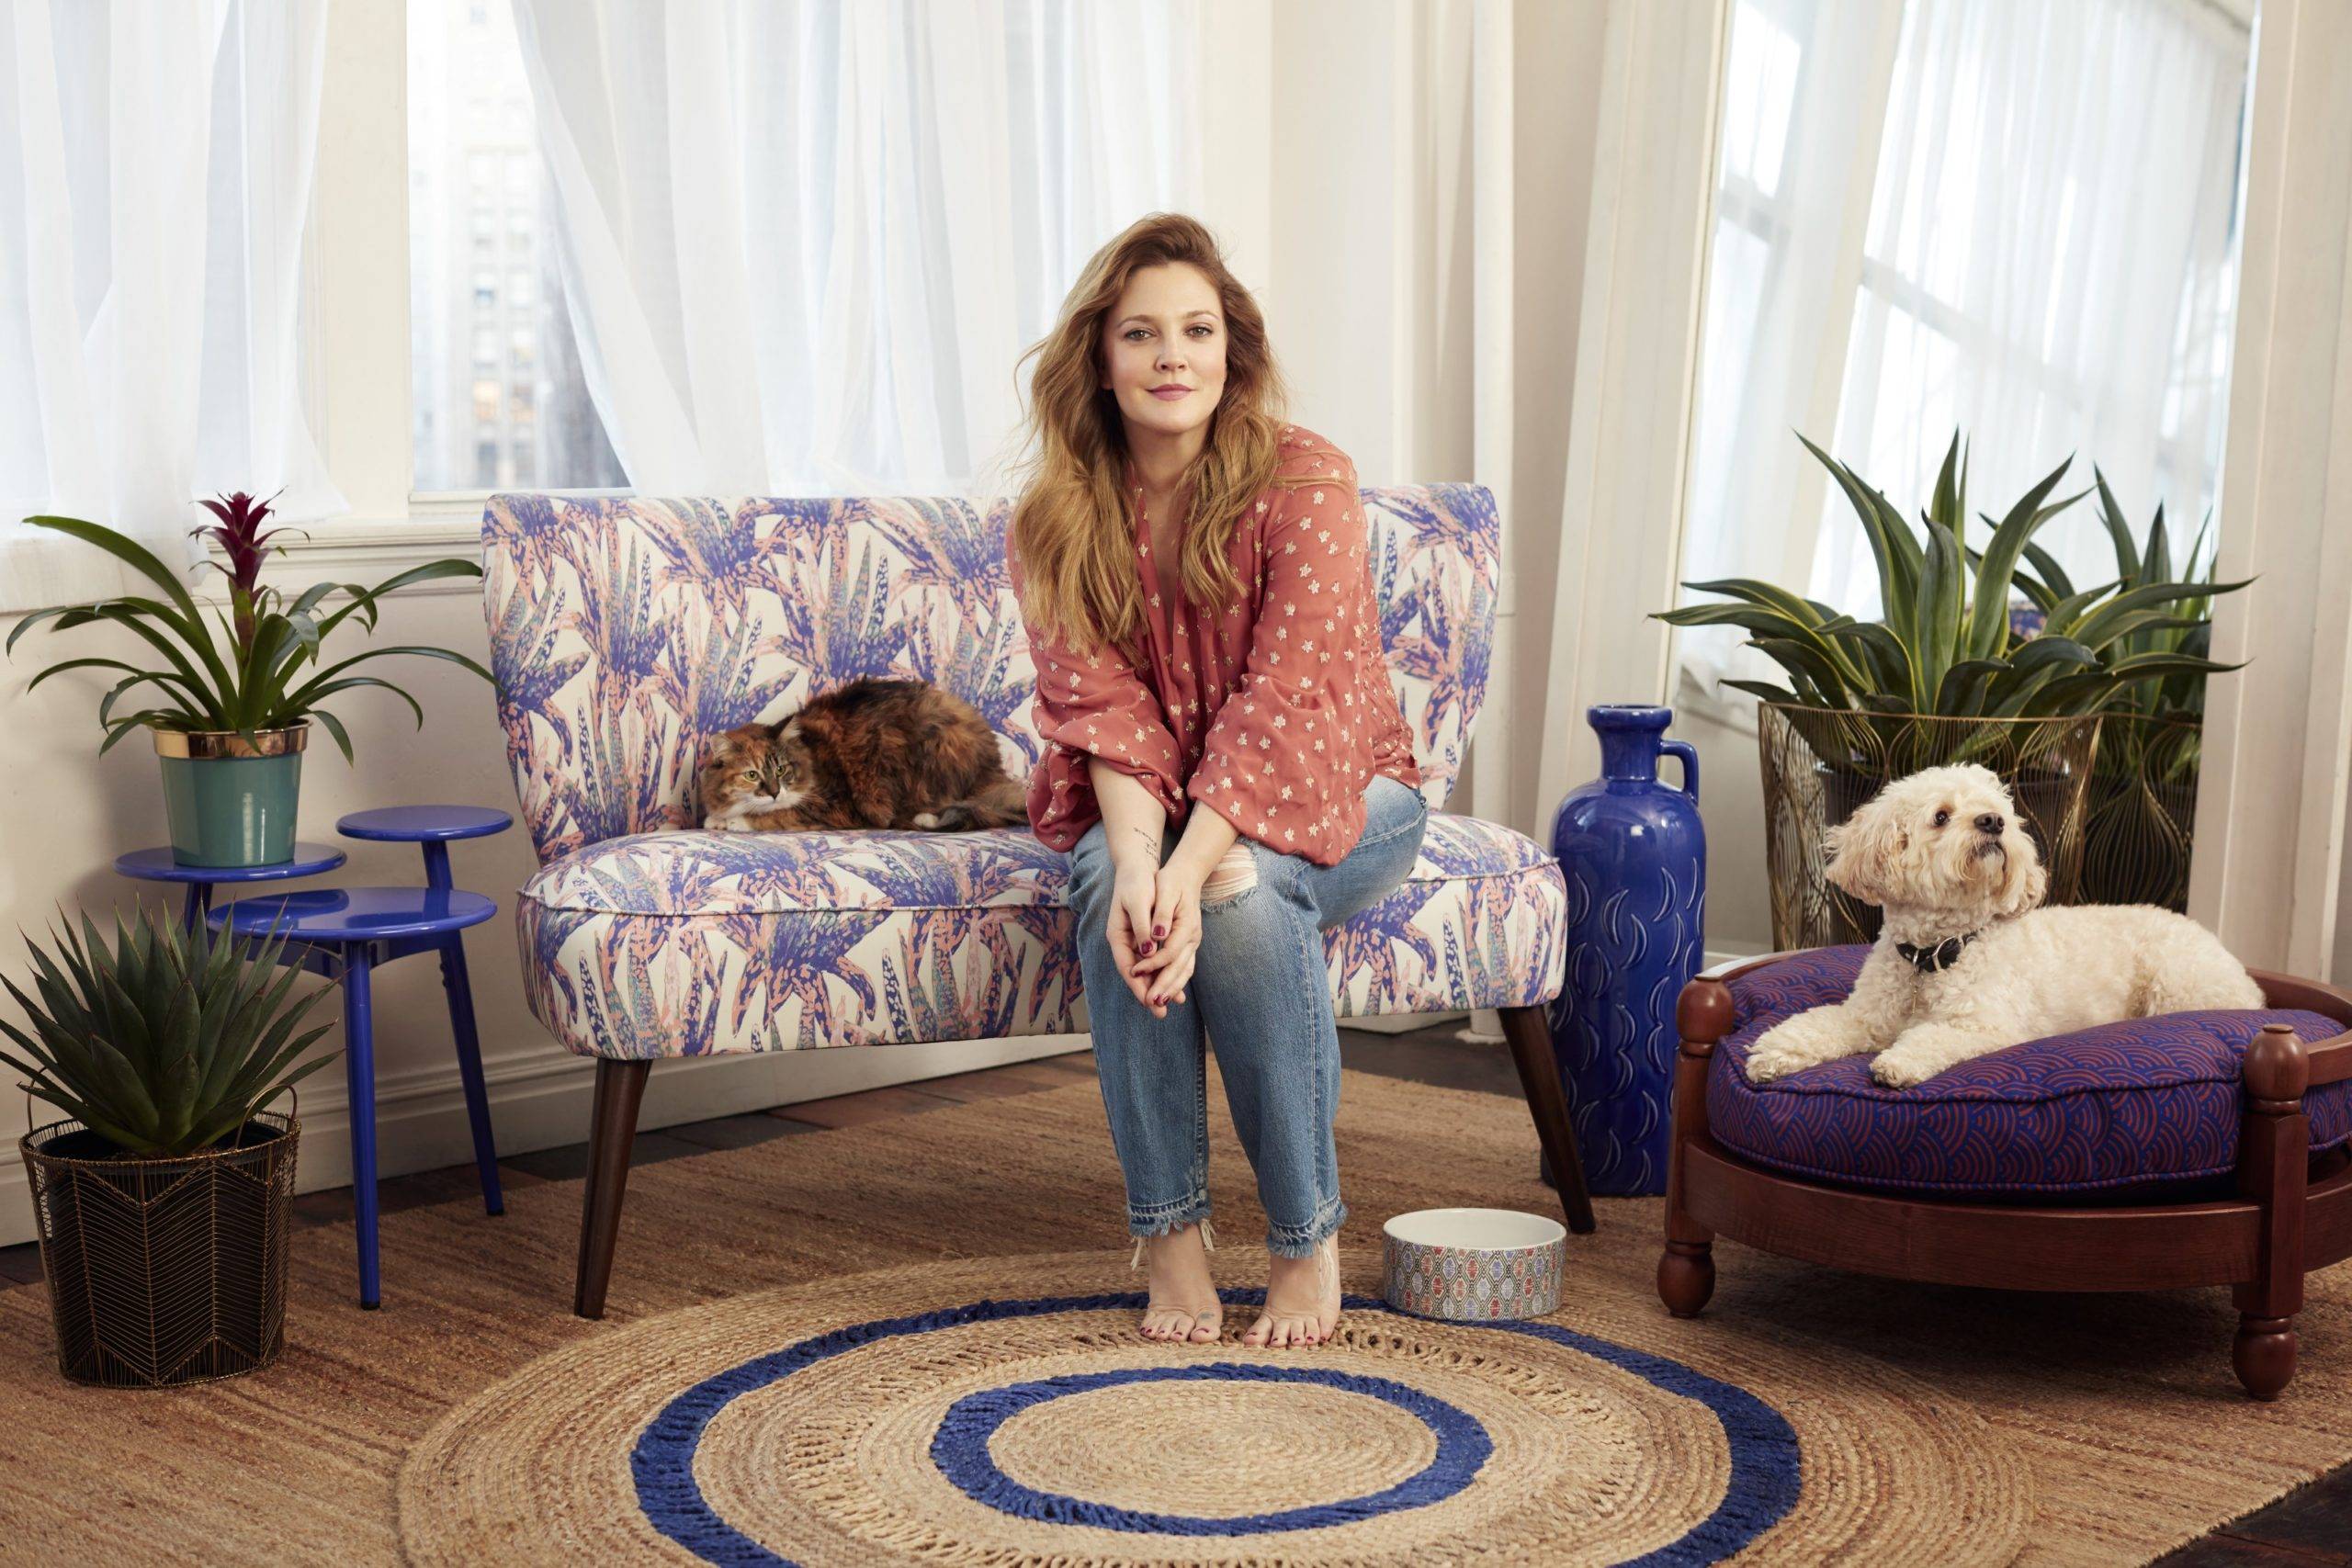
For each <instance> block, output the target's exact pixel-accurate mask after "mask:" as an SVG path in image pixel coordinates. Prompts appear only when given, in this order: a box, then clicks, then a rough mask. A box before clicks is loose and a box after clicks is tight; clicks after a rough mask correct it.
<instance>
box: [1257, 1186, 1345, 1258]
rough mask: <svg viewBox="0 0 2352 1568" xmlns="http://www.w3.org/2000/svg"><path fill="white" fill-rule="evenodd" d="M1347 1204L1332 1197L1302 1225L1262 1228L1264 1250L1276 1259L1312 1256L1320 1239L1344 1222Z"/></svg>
mask: <svg viewBox="0 0 2352 1568" xmlns="http://www.w3.org/2000/svg"><path fill="white" fill-rule="evenodd" d="M1347 1218H1348V1206H1347V1204H1345V1203H1343V1202H1341V1201H1340V1200H1339V1199H1337V1198H1334V1199H1332V1200H1331V1201H1329V1202H1328V1203H1326V1204H1324V1205H1323V1206H1322V1207H1321V1208H1320V1209H1318V1210H1317V1211H1316V1213H1315V1217H1314V1218H1313V1219H1311V1220H1309V1221H1307V1222H1306V1224H1303V1225H1276V1224H1269V1225H1268V1226H1267V1227H1266V1250H1267V1251H1268V1252H1271V1253H1272V1254H1273V1255H1274V1256H1275V1257H1277V1258H1312V1257H1314V1256H1315V1249H1316V1248H1317V1247H1320V1246H1322V1245H1323V1241H1324V1238H1325V1237H1327V1236H1329V1235H1331V1233H1332V1232H1334V1231H1336V1230H1338V1229H1339V1228H1340V1225H1342V1224H1345V1223H1346V1221H1347Z"/></svg>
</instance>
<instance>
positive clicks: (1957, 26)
mask: <svg viewBox="0 0 2352 1568" xmlns="http://www.w3.org/2000/svg"><path fill="white" fill-rule="evenodd" d="M1986 9H1988V8H1985V7H1975V8H1969V7H1962V6H1955V5H1951V4H1950V3H1949V0H1943V3H1939V0H1914V3H1913V4H1911V5H1910V6H1907V7H1906V8H1905V17H1904V24H1903V39H1902V43H1901V46H1900V48H1899V49H1898V51H1897V53H1896V63H1895V69H1894V83H1893V90H1892V93H1891V95H1890V97H1889V103H1890V105H1891V106H1893V107H1891V108H1890V111H1889V115H1888V123H1887V128H1886V134H1885V136H1884V139H1883V142H1882V144H1881V149H1880V152H1879V159H1878V171H1877V180H1876V189H1875V192H1874V195H1873V197H1872V200H1871V209H1870V227H1869V237H1868V240H1867V242H1866V243H1865V245H1864V247H1863V251H1862V256H1861V274H1860V288H1858V290H1857V292H1856V295H1855V299H1854V303H1853V320H1852V322H1851V325H1850V328H1849V344H1848V348H1847V353H1846V364H1845V375H1844V386H1843V389H1842V390H1841V393H1840V396H1839V399H1838V426H1837V432H1838V444H1839V450H1840V452H1841V454H1842V455H1844V456H1846V457H1848V458H1849V460H1850V461H1851V462H1852V463H1853V465H1854V466H1855V467H1857V468H1859V469H1860V471H1861V472H1862V473H1863V474H1864V476H1865V477H1866V478H1868V479H1870V480H1871V482H1872V483H1873V484H1875V485H1877V486H1879V487H1880V488H1881V489H1883V491H1885V493H1886V494H1887V495H1889V496H1890V497H1894V496H1906V497H1924V496H1925V495H1926V494H1927V493H1928V488H1929V487H1930V486H1931V485H1932V484H1933V482H1934V479H1935V471H1936V470H1935V465H1936V464H1937V463H1939V461H1940V460H1941V458H1942V456H1943V449H1944V446H1945V444H1946V443H1947V442H1948V441H1949V439H1950V437H1951V432H1952V430H1953V429H1954V428H1955V427H1959V428H1961V429H1962V431H1963V432H1964V433H1965V434H1967V435H1968V437H1969V438H1970V441H1971V445H1972V452H1971V459H1972V460H1971V481H1972V482H1971V500H1972V502H1973V506H1974V508H1975V509H1976V510H1978V511H1983V510H1986V509H1990V508H1995V507H2000V506H2007V504H2008V503H2009V502H2013V501H2014V500H2016V499H2017V497H2018V495H2019V494H2021V493H2023V492H2024V491H2025V490H2026V488H2027V487H2028V486H2029V485H2030V484H2031V483H2032V482H2034V481H2035V480H2036V479H2040V478H2041V475H2042V474H2043V473H2046V472H2047V471H2049V469H2051V468H2054V467H2056V466H2057V464H2058V462H2059V460H2060V459H2061V458H2063V457H2065V456H2066V455H2067V453H2068V452H2069V451H2070V450H2071V451H2073V452H2074V453H2075V454H2076V455H2077V456H2076V461H2075V466H2074V468H2072V469H2070V470H2069V471H2068V476H2067V479H2066V481H2065V484H2066V491H2064V493H2071V492H2072V491H2075V490H2079V489H2081V488H2083V487H2084V486H2086V485H2088V484H2089V483H2091V480H2092V475H2091V469H2092V466H2093V465H2094V464H2097V465H2098V467H2099V468H2102V469H2103V470H2104V471H2105V472H2106V474H2107V476H2108V478H2109V480H2110V481H2112V483H2113V486H2114V489H2115V491H2116V493H2117V499H2118V501H2119V502H2120V504H2121V505H2122V507H2123V509H2124V512H2125V513H2126V516H2127V519H2128V521H2129V522H2130V524H2131V529H2132V531H2133V533H2134V535H2135V536H2138V535H2144V533H2145V532H2146V530H2147V527H2148V522H2149V518H2150V516H2151V515H2152V514H2153V513H2154V508H2155V506H2156V503H2157V502H2165V516H2166V521H2167V527H2168V531H2169V532H2170V533H2171V534H2172V536H2173V545H2174V549H2175V552H2176V554H2178V553H2181V552H2185V551H2186V549H2187V547H2188V542H2189V540H2190V538H2191V537H2192V536H2194V535H2195V533H2196V530H2197V528H2198V525H2199V523H2200V522H2201V521H2202V520H2203V518H2204V517H2205V515H2206V513H2207V511H2208V509H2209V508H2211V506H2212V504H2213V502H2214V500H2215V498H2216V495H2217V493H2218V491H2219V488H2220V480H2221V463H2222V435H2223V427H2224V424H2225V423H2226V417H2227V411H2226V407H2225V400H2224V391H2225V383H2226V379H2227V368H2228V364H2229V356H2230V343H2231V339H2232V335H2233V315H2234V310H2233V305H2234V302H2235V299H2236V296H2237V287H2236V276H2235V274H2236V256H2237V234H2236V212H2237V182H2238V171H2239V164H2240V158H2241V155H2242V152H2243V147H2242V142H2243V137H2244V130H2245V119H2244V116H2245V102H2246V70H2247V62H2248V38H2247V35H2246V33H2245V31H2243V30H2240V29H2237V28H2232V27H2230V26H2229V25H2227V23H2226V22H2224V21H2223V20H2222V17H2223V15H2224V14H2223V13H2222V12H2221V11H2219V10H2217V9H2213V8H2210V7H2201V6H2190V5H2184V4H2182V3H2180V0H2083V3H2082V4H2081V5H2080V6H2079V7H2064V8H2053V9H2052V10H2049V11H2043V12H2040V13H2036V12H2035V11H2033V10H2031V9H2029V10H2028V11H2026V12H2024V13H2022V14H2019V15H2018V16H2014V17H1999V18H1997V19H1996V18H1991V17H1986V16H1985V15H1984V14H1983V13H1984V12H1985V10H1986ZM2029 105H2038V106H2040V107H2039V108H2038V109H2034V110H2030V109H2029ZM1906 107H1907V108H1908V112H1905V108H1906ZM1993 234H1998V235H2002V236H2006V238H2004V239H1999V240H1989V241H1988V239H1987V238H1986V236H1988V235H1993ZM1815 439H1816V440H1817V439H1819V437H1818V436H1816V437H1815ZM1865 465H1867V466H1865ZM1831 499H1832V501H1833V502H1834V507H1833V510H1832V511H1831V512H1830V513H1829V515H1828V516H1827V517H1826V518H1825V520H1824V543H1825V546H1826V547H1825V548H1824V549H1823V550H1822V551H1821V552H1820V554H1819V555H1818V556H1817V557H1816V558H1815V571H1814V578H1813V592H1814V593H1815V597H1827V596H1835V599H1836V600H1837V601H1838V602H1840V603H1851V604H1856V605H1858V606H1859V605H1860V604H1863V603H1864V601H1865V600H1867V602H1868V604H1869V606H1870V607H1871V608H1873V609H1874V608H1875V604H1876V592H1877V581H1878V573H1877V569H1876V566H1875V564H1874V563H1873V562H1871V559H1870V556H1869V548H1868V545H1867V543H1866V542H1865V541H1864V540H1863V539H1862V537H1861V535H1860V527H1859V525H1855V524H1854V523H1853V522H1852V520H1851V516H1850V513H1849V511H1848V509H1847V507H1846V505H1845V502H1844V501H1843V500H1842V498H1831ZM2037 542H2038V543H2039V544H2041V546H2042V547H2045V548H2047V549H2048V550H2050V551H2051V553H2052V555H2054V556H2055V557H2057V558H2058V559H2059V560H2060V561H2061V562H2062V563H2064V565H2065V567H2066V568H2067V570H2068V571H2069V574H2070V575H2072V576H2073V577H2074V578H2075V581H2076V582H2077V583H2078V584H2081V585H2084V586H2089V585H2091V584H2093V583H2098V582H2103V581H2108V580H2109V578H2111V577H2112V576H2113V575H2114V567H2113V557H2112V553H2111V551H2110V548H2109V545H2108V542H2107V536H2106V534H2105V532H2104V530H2103V529H2101V528H2100V526H2099V525H2098V521H2097V519H2096V515H2095V513H2094V512H2093V510H2092V503H2091V502H2087V501H2086V502H2083V503H2080V504H2078V505H2076V506H2075V507H2074V508H2071V509H2070V510H2069V511H2068V512H2067V513H2063V514H2061V515H2060V516H2059V517H2058V518H2057V519H2055V520H2054V521H2053V522H2052V524H2051V525H2049V526H2048V527H2047V528H2045V529H2044V530H2043V532H2042V533H2041V535H2040V536H2038V538H2037Z"/></svg>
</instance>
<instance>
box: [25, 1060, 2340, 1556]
mask: <svg viewBox="0 0 2352 1568" xmlns="http://www.w3.org/2000/svg"><path fill="white" fill-rule="evenodd" d="M1340 1042H1341V1051H1342V1054H1343V1055H1344V1056H1345V1058H1346V1061H1347V1065H1348V1066H1350V1067H1351V1068H1353V1069H1355V1070H1357V1071H1360V1072H1369V1073H1379V1074H1381V1075H1383V1076H1385V1077H1397V1078H1408V1079H1411V1080H1413V1081H1414V1082H1417V1083H1432V1084H1441V1085H1443V1086H1445V1087H1447V1088H1449V1089H1471V1090H1476V1091H1478V1092H1482V1093H1487V1094H1506V1095H1510V1096H1513V1097H1514V1098H1516V1097H1517V1095H1518V1094H1519V1077H1518V1075H1517V1073H1516V1072H1514V1071H1513V1069H1512V1067H1511V1062H1510V1052H1509V1051H1508V1049H1507V1048H1506V1047H1504V1046H1503V1045H1502V1044H1501V1043H1493V1044H1487V1043H1474V1042H1465V1041H1464V1040H1462V1039H1460V1038H1459V1036H1458V1026H1456V1025H1454V1024H1450V1023H1449V1024H1443V1025H1440V1026H1439V1027H1437V1028H1433V1029H1429V1030H1425V1031H1422V1032H1419V1033H1418V1034H1397V1035H1390V1034H1372V1033H1366V1032H1361V1031H1357V1030H1351V1029H1343V1030H1341V1031H1340ZM1093 1081H1094V1063H1093V1058H1092V1056H1091V1055H1088V1054H1086V1053H1084V1052H1080V1053H1078V1054H1076V1055H1067V1056H1052V1057H1046V1058H1044V1059H1042V1060H1039V1061H1035V1062H1019V1063H1014V1064H1012V1065H1010V1066H1001V1067H989V1068H984V1069H982V1070H980V1071H978V1072H971V1073H957V1074H956V1075H955V1076H954V1077H943V1078H925V1079H924V1080H922V1082H921V1083H913V1084H904V1085H899V1086H897V1087H893V1088H890V1089H867V1090H865V1092H863V1093H860V1094H845V1095H840V1096H837V1097H836V1098H834V1099H831V1100H803V1101H801V1102H800V1103H798V1104H797V1105H786V1106H781V1107H779V1108H777V1109H776V1110H774V1111H749V1112H746V1113H744V1114H742V1115H739V1116H721V1117H717V1118H715V1119H713V1120H711V1121H708V1122H689V1123H687V1124H685V1125H684V1126H677V1127H664V1128H662V1129H660V1130H659V1131H655V1132H647V1133H639V1134H638V1135H637V1143H636V1147H635V1151H634V1155H633V1156H632V1163H633V1164H636V1165H645V1164H649V1163H650V1162H652V1161H655V1160H664V1159H674V1158H676V1157H678V1156H682V1155H695V1154H702V1153H705V1152H707V1151H708V1150H711V1149H733V1148H741V1147H744V1146H745V1145H751V1144H760V1143H765V1142H766V1141H767V1140H769V1139H771V1138H786V1137H791V1136H793V1135H794V1134H800V1133H814V1132H817V1131H819V1130H820V1129H822V1128H827V1127H853V1126H856V1125H858V1124H860V1123H862V1122H878V1121H883V1120H886V1119H888V1118H889V1117H893V1116H917V1115H921V1114H922V1112H924V1111H936V1110H938V1109H939V1108H941V1107H942V1106H947V1105H965V1104H969V1103H970V1102H971V1101H973V1100H995V1099H999V1098H1001V1097H1002V1096H1006V1095H1014V1094H1030V1093H1034V1092H1035V1091H1037V1090H1039V1089H1059V1088H1061V1087H1062V1086H1064V1085H1066V1084H1071V1083H1091V1082H1093ZM587 1168H588V1145H586V1144H584V1143H580V1144H571V1145H565V1146H564V1147H562V1148H555V1149H542V1150H540V1151H539V1152H537V1153H536V1154H527V1155H516V1156H513V1157H511V1158H507V1159H502V1160H500V1161H499V1162H498V1169H499V1179H500V1180H501V1181H502V1182H503V1183H505V1184H506V1185H508V1186H512V1187H524V1186H528V1185H530V1184H531V1183H533V1182H538V1181H567V1180H571V1179H577V1178H579V1177H581V1176H582V1175H584V1174H586V1171H587ZM478 1191H479V1188H478V1187H477V1185H476V1182H475V1177H474V1168H473V1166H472V1165H471V1164H470V1163H468V1164H465V1165H457V1166H449V1167H447V1168H443V1169H440V1170H430V1171H421V1172H418V1173H417V1174H415V1175H413V1176H396V1177H391V1178H389V1179H386V1180H385V1181H384V1182H383V1183H382V1185H381V1187H380V1189H379V1201H380V1203H381V1206H382V1208H383V1210H384V1212H385V1213H393V1212H396V1211H398V1210H401V1209H413V1208H415V1207H418V1206H419V1205H421V1204H425V1203H438V1202H441V1201H445V1200H447V1199H451V1198H471V1197H474V1196H475V1195H476V1194H477V1192H478ZM1605 1202H1606V1200H1604V1203H1605ZM351 1217H352V1207H351V1189H350V1188H348V1187H342V1188H335V1189H331V1190H323V1191H318V1192H306V1193H303V1194H302V1195H301V1196H300V1197H298V1198H296V1199H295V1200H294V1223H295V1224H296V1226H297V1227H298V1228H301V1227H308V1226H311V1225H331V1224H342V1225H347V1224H350V1223H351ZM1604 1223H1605V1212H1604ZM39 1280H40V1248H39V1247H38V1245H37V1244H34V1243H30V1242H28V1243H26V1244H24V1245H23V1246H20V1247H0V1290H7V1289H13V1288H14V1287H16V1286H17V1285H20V1284H30V1283H37V1282H39ZM2289 1397H2290V1398H2291V1397H2292V1393H2291V1391H2290V1394H2289ZM2159 1562H2161V1564H2162V1565H2163V1568H2227V1565H2231V1564H2241V1565H2253V1564H2267V1565H2268V1568H2290V1565H2293V1564H2301V1565H2303V1568H2312V1565H2314V1564H2320V1563H2334V1564H2341V1565H2344V1568H2352V1465H2346V1466H2345V1467H2344V1468H2343V1469H2341V1470H2337V1471H2335V1472H2332V1473H2330V1474H2328V1475H2325V1476H2323V1477H2321V1478H2320V1479H2319V1480H2317V1481H2314V1482H2312V1483H2310V1484H2309V1485H2307V1486H2303V1487H2301V1488H2300V1489H2298V1490H2297V1491H2295V1492H2293V1493H2290V1495H2287V1496H2286V1497H2283V1498H2281V1499H2280V1500H2279V1501H2278V1502H2277V1503H2274V1504H2272V1505H2271V1506H2269V1507H2267V1508H2264V1509H2262V1510H2260V1511H2259V1512H2256V1513H2253V1514H2249V1515H2247V1516H2246V1517H2244V1518H2241V1519H2238V1520H2235V1521H2233V1523H2231V1524H2230V1525H2228V1526H2226V1527H2225V1528H2223V1529H2218V1530H2215V1531H2214V1532H2213V1533H2212V1534H2211V1535H2209V1536H2207V1537H2205V1538H2204V1539H2203V1540H2199V1541H2195V1542H2192V1543H2191V1544H2189V1545H2188V1546H2185V1547H2183V1548H2181V1549H2180V1550H2179V1551H2176V1552H2173V1553H2172V1554H2170V1555H2169V1556H2166V1557H2165V1558H2162V1559H2160V1560H2159Z"/></svg>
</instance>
